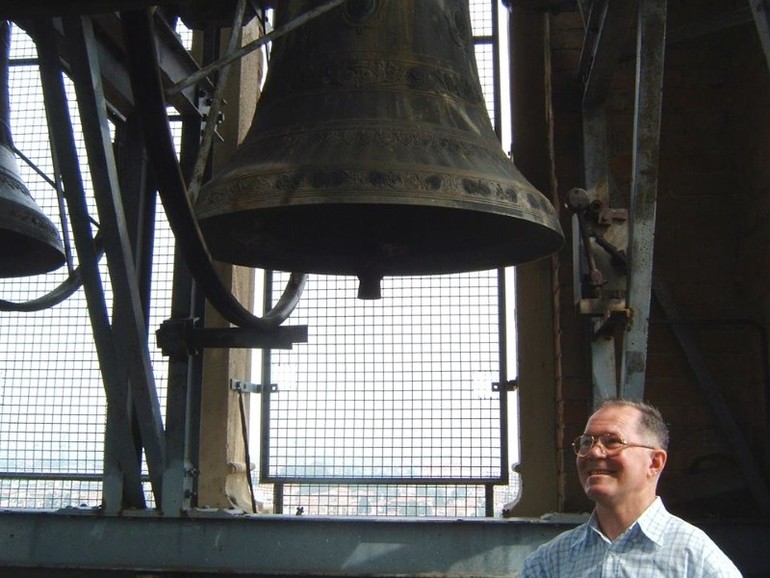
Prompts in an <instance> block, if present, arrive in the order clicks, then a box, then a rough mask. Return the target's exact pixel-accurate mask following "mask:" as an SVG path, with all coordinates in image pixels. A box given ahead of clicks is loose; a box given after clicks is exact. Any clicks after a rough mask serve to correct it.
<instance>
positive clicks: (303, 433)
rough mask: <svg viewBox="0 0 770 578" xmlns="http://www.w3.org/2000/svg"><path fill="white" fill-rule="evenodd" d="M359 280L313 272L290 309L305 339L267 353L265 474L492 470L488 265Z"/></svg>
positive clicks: (494, 415)
mask: <svg viewBox="0 0 770 578" xmlns="http://www.w3.org/2000/svg"><path fill="white" fill-rule="evenodd" d="M285 281H286V278H285V275H283V274H281V275H277V278H276V281H275V283H276V285H277V287H276V291H277V290H278V286H280V285H281V284H284V283H285ZM356 288H357V280H356V279H354V278H345V277H333V276H312V277H311V279H310V282H309V286H308V287H307V289H306V290H305V292H304V294H303V297H302V299H301V300H300V305H299V306H298V307H297V310H296V311H295V313H294V314H293V315H292V318H291V319H292V320H293V322H294V321H296V322H297V323H303V324H307V325H308V326H309V327H308V330H309V339H308V341H309V343H307V344H299V345H295V347H294V349H293V350H290V351H273V352H272V354H271V366H270V367H271V373H272V375H271V383H272V384H275V385H276V386H277V389H275V390H274V391H266V393H265V394H263V395H264V398H265V405H266V407H267V408H269V414H267V415H266V416H265V418H266V420H267V421H266V422H265V423H267V424H268V426H269V438H268V445H267V447H265V448H264V449H263V465H264V470H263V475H264V477H265V478H266V479H270V480H280V481H298V480H318V479H320V480H327V481H328V480H336V481H343V480H344V481H355V480H359V481H360V480H370V481H382V480H388V481H391V482H413V481H415V480H420V481H422V482H430V481H453V482H459V481H463V480H465V481H468V480H470V481H476V482H479V481H500V479H501V477H502V475H503V470H502V459H501V451H502V448H501V421H500V420H501V413H500V411H501V410H500V395H499V393H498V392H496V391H493V383H495V382H498V381H499V358H500V351H499V349H500V345H499V343H500V326H499V315H498V303H499V300H498V279H497V272H495V271H486V272H479V273H472V274H462V275H459V274H458V275H443V276H433V277H409V278H391V279H386V280H385V283H384V287H383V293H384V298H383V299H382V300H380V301H362V300H358V299H357V298H356ZM266 389H268V388H266Z"/></svg>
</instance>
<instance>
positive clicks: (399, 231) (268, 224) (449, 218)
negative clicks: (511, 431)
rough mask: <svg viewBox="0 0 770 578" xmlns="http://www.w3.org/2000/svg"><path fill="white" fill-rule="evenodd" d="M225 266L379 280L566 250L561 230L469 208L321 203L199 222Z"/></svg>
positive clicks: (454, 270) (477, 268)
mask: <svg viewBox="0 0 770 578" xmlns="http://www.w3.org/2000/svg"><path fill="white" fill-rule="evenodd" d="M200 227H201V230H202V232H203V235H204V237H205V238H206V239H207V242H208V244H209V249H210V250H211V253H212V256H213V257H214V258H216V259H218V260H220V261H224V262H228V263H234V264H238V265H245V266H251V267H262V268H265V269H275V270H280V271H289V272H304V273H318V274H330V275H355V276H358V277H359V278H372V277H374V278H376V277H380V278H381V277H383V276H401V275H435V274H446V273H460V272H468V271H480V270H486V269H494V268H497V267H501V266H509V265H517V264H520V263H524V262H527V261H531V260H534V259H538V258H540V257H543V256H544V255H547V254H550V253H552V252H554V251H556V250H558V249H559V247H560V246H561V245H562V242H563V236H562V235H561V231H560V230H558V229H554V228H553V227H552V226H548V225H546V224H543V223H537V222H534V221H527V220H522V219H521V218H518V216H517V217H514V216H512V215H506V214H497V213H490V212H488V211H483V212H482V211H478V210H473V209H467V208H447V207H431V206H416V205H387V204H368V205H360V204H329V203H325V204H318V205H308V206H300V207H298V206H292V207H276V208H270V209H260V210H254V211H244V212H239V213H230V214H227V215H221V216H217V217H211V218H206V219H203V220H201V221H200Z"/></svg>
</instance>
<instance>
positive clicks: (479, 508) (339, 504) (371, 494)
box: [283, 484, 486, 517]
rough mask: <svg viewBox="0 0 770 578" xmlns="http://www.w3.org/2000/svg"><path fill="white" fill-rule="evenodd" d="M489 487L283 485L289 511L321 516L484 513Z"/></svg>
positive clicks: (459, 514)
mask: <svg viewBox="0 0 770 578" xmlns="http://www.w3.org/2000/svg"><path fill="white" fill-rule="evenodd" d="M485 498H486V488H485V487H484V486H473V485H451V486H448V485H408V484H399V485H365V486H362V485H347V486H334V485H322V484H304V485H298V484H291V485H286V486H284V494H283V504H284V513H286V514H304V515H319V516H431V517H455V516H457V517H467V516H476V517H480V516H484V515H485V513H486V512H485Z"/></svg>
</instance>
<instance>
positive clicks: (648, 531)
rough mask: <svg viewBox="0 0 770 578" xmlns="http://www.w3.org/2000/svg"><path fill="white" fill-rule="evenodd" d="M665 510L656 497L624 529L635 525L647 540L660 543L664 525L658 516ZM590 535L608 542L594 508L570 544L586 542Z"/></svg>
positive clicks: (631, 528)
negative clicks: (581, 529)
mask: <svg viewBox="0 0 770 578" xmlns="http://www.w3.org/2000/svg"><path fill="white" fill-rule="evenodd" d="M665 512H666V509H665V507H664V506H663V502H662V500H661V499H660V497H656V498H655V500H654V501H653V502H652V504H650V505H649V506H648V507H647V509H646V510H645V511H644V512H642V515H641V516H639V518H637V520H636V522H634V523H633V524H631V527H630V528H629V529H628V530H626V533H628V532H630V531H632V530H633V529H634V527H635V526H636V527H638V528H639V530H640V531H641V532H642V533H643V534H644V535H645V536H646V537H647V538H648V539H649V540H651V541H652V542H654V543H655V544H657V545H662V544H663V530H664V528H665V525H664V524H661V520H660V518H661V516H662V515H663V514H664V513H665ZM591 536H594V537H595V538H599V539H602V540H604V541H606V542H609V539H608V538H607V537H606V536H605V535H604V534H603V533H602V531H601V530H600V529H599V522H598V520H597V518H596V511H595V510H594V511H593V512H592V513H591V517H590V518H589V519H588V522H587V523H586V524H584V527H583V531H582V532H578V533H576V535H575V539H574V540H573V542H572V546H573V547H574V546H577V545H578V544H580V543H583V542H586V541H587V540H588V539H589V538H590V537H591Z"/></svg>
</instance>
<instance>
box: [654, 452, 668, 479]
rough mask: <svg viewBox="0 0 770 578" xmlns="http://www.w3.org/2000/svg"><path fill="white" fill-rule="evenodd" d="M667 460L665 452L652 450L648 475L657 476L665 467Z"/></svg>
mask: <svg viewBox="0 0 770 578" xmlns="http://www.w3.org/2000/svg"><path fill="white" fill-rule="evenodd" d="M667 459H668V454H667V453H666V450H653V451H652V452H651V455H650V475H652V476H659V475H660V473H661V472H662V471H663V468H664V467H665V466H666V460H667Z"/></svg>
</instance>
